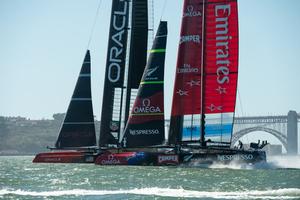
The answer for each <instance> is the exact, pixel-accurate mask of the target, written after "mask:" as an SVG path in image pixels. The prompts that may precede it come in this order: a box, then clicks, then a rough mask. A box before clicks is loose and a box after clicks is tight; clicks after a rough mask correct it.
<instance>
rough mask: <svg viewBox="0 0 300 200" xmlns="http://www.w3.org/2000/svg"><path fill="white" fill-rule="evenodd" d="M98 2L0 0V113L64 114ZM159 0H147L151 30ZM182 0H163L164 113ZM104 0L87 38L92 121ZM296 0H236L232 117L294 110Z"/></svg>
mask: <svg viewBox="0 0 300 200" xmlns="http://www.w3.org/2000/svg"><path fill="white" fill-rule="evenodd" d="M98 2H99V0H26V1H25V0H0V27H1V31H0V95H1V96H0V116H23V117H28V118H31V119H40V118H52V114H53V113H62V112H66V109H67V106H68V104H69V101H70V98H71V95H72V93H73V89H74V87H75V83H76V80H77V77H78V74H79V70H80V68H81V64H82V61H83V58H84V54H85V51H86V48H87V43H88V40H89V35H90V32H91V27H92V24H93V20H94V17H95V14H96V9H97V6H98ZM163 3H164V0H154V4H155V6H154V10H155V14H154V28H155V29H156V28H157V25H158V23H159V19H160V17H161V15H162V10H163ZM182 4H183V1H182V0H167V4H166V7H165V11H164V12H163V15H162V16H163V17H162V19H163V20H167V21H168V22H169V37H168V46H167V56H166V70H165V74H166V86H165V91H166V95H165V97H166V98H165V102H166V111H167V114H166V117H167V118H169V113H170V105H171V99H172V91H173V84H174V83H173V81H174V75H175V66H176V59H177V48H178V41H179V31H180V24H181V11H182ZM110 10H111V0H102V4H101V11H100V13H99V16H98V20H97V24H96V28H95V32H94V35H93V40H92V42H91V45H90V50H91V56H92V95H93V105H94V114H95V115H96V116H97V119H100V113H101V112H100V111H101V104H102V93H103V82H104V73H105V61H106V51H107V40H108V28H109V21H110ZM299 10H300V1H299V0H239V32H240V40H239V45H240V49H239V69H240V71H239V72H240V73H239V86H238V88H239V94H240V95H239V96H240V98H238V101H237V102H238V105H237V110H236V111H237V114H238V116H241V115H276V114H279V115H285V114H287V112H288V111H289V110H296V111H297V112H300V87H299V86H300V77H299V76H300V64H299V57H300V39H299V34H300V11H299Z"/></svg>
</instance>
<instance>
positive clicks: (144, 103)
mask: <svg viewBox="0 0 300 200" xmlns="http://www.w3.org/2000/svg"><path fill="white" fill-rule="evenodd" d="M143 106H144V107H149V106H150V99H144V100H143Z"/></svg>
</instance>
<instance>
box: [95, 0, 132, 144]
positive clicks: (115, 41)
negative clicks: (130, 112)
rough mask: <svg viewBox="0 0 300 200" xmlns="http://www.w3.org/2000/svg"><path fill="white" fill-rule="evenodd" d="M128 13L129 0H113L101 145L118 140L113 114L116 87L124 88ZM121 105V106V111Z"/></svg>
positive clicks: (114, 142)
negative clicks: (112, 129)
mask: <svg viewBox="0 0 300 200" xmlns="http://www.w3.org/2000/svg"><path fill="white" fill-rule="evenodd" d="M128 13H129V1H128V0H113V2H112V10H111V21H110V31H109V38H108V50H107V60H106V70H105V82H104V91H103V101H102V112H101V125H100V138H99V146H100V147H102V146H107V145H108V144H117V142H118V141H117V140H116V139H115V137H114V136H113V135H112V134H111V129H110V127H111V123H112V116H113V102H114V91H115V88H122V90H123V84H124V69H125V60H126V46H127V33H128V31H127V29H128ZM121 106H122V105H120V108H119V109H120V110H119V111H120V112H121ZM118 125H119V124H118ZM118 131H120V130H118Z"/></svg>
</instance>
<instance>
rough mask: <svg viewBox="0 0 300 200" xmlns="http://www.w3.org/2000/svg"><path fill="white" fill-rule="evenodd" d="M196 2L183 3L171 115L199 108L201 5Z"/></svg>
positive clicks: (197, 112)
mask: <svg viewBox="0 0 300 200" xmlns="http://www.w3.org/2000/svg"><path fill="white" fill-rule="evenodd" d="M199 2H200V1H199V0H192V1H191V0H190V1H185V3H184V14H183V17H182V24H181V34H180V42H179V49H178V59H177V67H176V76H175V86H174V93H173V105H172V116H177V115H187V114H200V112H201V110H200V109H201V108H200V104H201V97H200V94H201V86H200V83H201V55H202V45H201V44H202V40H201V38H202V6H201V5H200V4H199Z"/></svg>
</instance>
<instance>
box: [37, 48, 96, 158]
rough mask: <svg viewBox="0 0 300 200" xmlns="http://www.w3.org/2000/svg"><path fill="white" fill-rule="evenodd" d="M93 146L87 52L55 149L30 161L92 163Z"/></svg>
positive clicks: (93, 130)
mask: <svg viewBox="0 0 300 200" xmlns="http://www.w3.org/2000/svg"><path fill="white" fill-rule="evenodd" d="M96 146H97V144H96V134H95V124H94V114H93V106H92V95H91V58H90V52H89V50H87V52H86V55H85V58H84V61H83V64H82V67H81V71H80V74H79V77H78V80H77V83H76V86H75V89H74V92H73V95H72V98H71V101H70V104H69V107H68V110H67V113H66V116H65V119H64V121H63V124H62V126H61V129H60V132H59V136H58V139H57V141H56V143H55V148H51V149H52V150H55V151H52V152H47V153H40V154H37V155H36V157H35V158H34V160H33V162H66V163H69V162H94V157H95V156H96V154H95V153H94V149H95V147H96Z"/></svg>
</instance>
